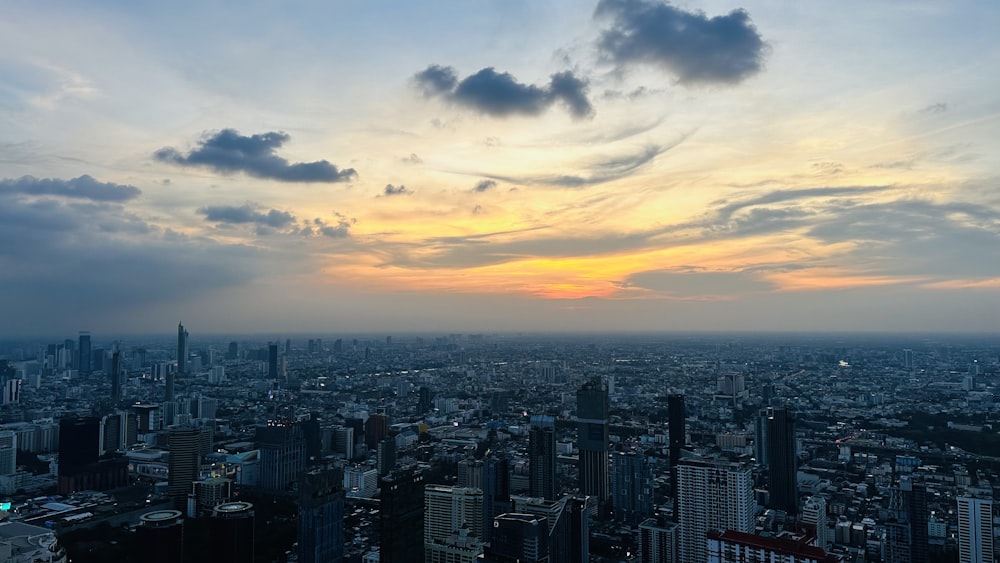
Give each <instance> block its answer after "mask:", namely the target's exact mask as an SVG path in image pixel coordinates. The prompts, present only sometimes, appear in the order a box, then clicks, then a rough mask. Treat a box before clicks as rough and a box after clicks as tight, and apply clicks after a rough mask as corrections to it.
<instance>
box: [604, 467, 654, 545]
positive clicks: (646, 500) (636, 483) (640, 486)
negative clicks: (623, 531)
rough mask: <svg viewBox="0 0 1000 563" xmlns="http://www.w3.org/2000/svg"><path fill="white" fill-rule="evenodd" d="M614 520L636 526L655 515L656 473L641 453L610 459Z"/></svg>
mask: <svg viewBox="0 0 1000 563" xmlns="http://www.w3.org/2000/svg"><path fill="white" fill-rule="evenodd" d="M611 459H612V469H613V470H612V472H611V499H612V506H613V509H614V514H615V520H617V521H619V522H625V523H626V524H628V525H630V526H632V527H635V526H638V525H639V523H640V522H642V521H643V520H645V519H646V518H648V517H649V516H652V515H653V471H652V468H651V467H650V466H649V462H648V461H647V460H646V456H645V455H643V453H642V451H641V450H633V451H628V452H616V453H615V454H613V455H612V456H611Z"/></svg>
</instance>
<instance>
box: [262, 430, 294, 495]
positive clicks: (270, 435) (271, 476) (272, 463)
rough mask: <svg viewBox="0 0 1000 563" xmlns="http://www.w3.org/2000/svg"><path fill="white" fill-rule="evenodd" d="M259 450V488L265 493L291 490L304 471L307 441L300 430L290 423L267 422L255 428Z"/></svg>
mask: <svg viewBox="0 0 1000 563" xmlns="http://www.w3.org/2000/svg"><path fill="white" fill-rule="evenodd" d="M255 441H256V444H257V449H259V450H260V463H259V465H258V471H259V474H258V485H259V486H260V488H262V489H264V490H267V491H283V490H285V489H288V488H290V487H291V485H292V483H294V482H295V480H296V479H297V478H298V476H299V474H300V473H301V472H302V471H303V470H305V468H306V440H305V434H304V432H303V431H302V426H301V425H300V424H299V423H298V422H295V421H291V420H269V421H268V422H267V424H262V425H258V426H257V434H256V440H255Z"/></svg>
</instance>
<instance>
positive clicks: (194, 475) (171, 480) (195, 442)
mask: <svg viewBox="0 0 1000 563" xmlns="http://www.w3.org/2000/svg"><path fill="white" fill-rule="evenodd" d="M201 433H202V431H201V429H200V428H194V427H192V426H171V427H170V428H169V430H168V437H167V444H168V447H169V448H170V458H169V460H168V462H167V465H168V473H167V496H169V497H170V499H171V500H172V501H173V505H174V509H175V510H180V511H185V512H186V511H187V508H188V494H189V493H190V492H191V483H193V482H194V481H196V480H197V479H198V474H199V471H200V469H201V455H202V452H201V444H202V439H203V438H202V436H201Z"/></svg>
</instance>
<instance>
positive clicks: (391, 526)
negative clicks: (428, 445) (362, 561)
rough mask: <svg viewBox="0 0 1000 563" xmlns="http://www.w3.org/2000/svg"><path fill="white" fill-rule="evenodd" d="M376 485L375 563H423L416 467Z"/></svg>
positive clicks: (421, 508)
mask: <svg viewBox="0 0 1000 563" xmlns="http://www.w3.org/2000/svg"><path fill="white" fill-rule="evenodd" d="M379 485H380V489H381V495H380V496H381V501H380V502H381V504H380V506H379V534H380V541H379V562H380V563H423V561H424V549H423V546H424V477H423V474H422V473H421V472H420V470H419V469H416V468H410V469H402V470H399V471H393V472H392V473H391V474H389V475H388V476H386V477H383V478H382V479H381V480H380V482H379Z"/></svg>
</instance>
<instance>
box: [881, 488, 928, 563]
mask: <svg viewBox="0 0 1000 563" xmlns="http://www.w3.org/2000/svg"><path fill="white" fill-rule="evenodd" d="M927 516H928V513H927V486H926V485H924V484H923V483H914V482H913V481H912V480H911V479H909V478H907V477H903V478H901V479H900V480H899V485H898V486H896V487H892V488H891V489H890V490H889V519H888V520H887V522H886V526H885V527H886V546H885V562H886V563H903V562H912V563H927V562H928V561H929V558H930V543H929V538H928V533H927Z"/></svg>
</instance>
